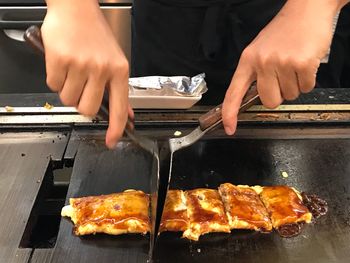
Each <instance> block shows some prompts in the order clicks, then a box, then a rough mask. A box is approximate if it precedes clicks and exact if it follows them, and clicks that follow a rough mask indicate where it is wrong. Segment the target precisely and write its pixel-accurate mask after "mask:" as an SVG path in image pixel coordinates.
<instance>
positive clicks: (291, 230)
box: [276, 222, 305, 237]
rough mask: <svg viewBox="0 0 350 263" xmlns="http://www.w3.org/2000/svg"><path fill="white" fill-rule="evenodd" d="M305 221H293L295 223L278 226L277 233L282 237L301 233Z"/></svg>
mask: <svg viewBox="0 0 350 263" xmlns="http://www.w3.org/2000/svg"><path fill="white" fill-rule="evenodd" d="M304 225H305V223H304V222H299V223H293V224H285V225H282V226H280V227H279V228H277V229H276V230H277V233H278V234H279V235H280V236H281V237H295V236H297V235H299V234H300V233H301V230H302V228H303V226H304Z"/></svg>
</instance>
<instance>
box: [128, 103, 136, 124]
mask: <svg viewBox="0 0 350 263" xmlns="http://www.w3.org/2000/svg"><path fill="white" fill-rule="evenodd" d="M128 116H129V119H130V120H132V121H134V120H135V114H134V111H133V109H132V107H131V105H130V104H129V105H128Z"/></svg>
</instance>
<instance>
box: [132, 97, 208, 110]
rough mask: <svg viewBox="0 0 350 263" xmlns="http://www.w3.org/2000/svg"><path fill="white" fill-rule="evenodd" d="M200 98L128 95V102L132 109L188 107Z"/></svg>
mask: <svg viewBox="0 0 350 263" xmlns="http://www.w3.org/2000/svg"><path fill="white" fill-rule="evenodd" d="M201 98H202V95H199V96H195V97H182V96H164V95H163V96H162V95H161V96H155V95H153V96H140V95H138V96H136V95H131V94H130V95H129V102H130V104H131V106H132V108H134V109H189V108H191V107H192V106H193V105H194V104H195V103H196V102H198V101H199V100H200V99H201Z"/></svg>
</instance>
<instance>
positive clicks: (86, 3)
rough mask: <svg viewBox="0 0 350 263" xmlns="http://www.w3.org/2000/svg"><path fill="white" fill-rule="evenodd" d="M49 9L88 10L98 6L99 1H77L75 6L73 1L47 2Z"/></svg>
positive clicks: (54, 0) (47, 0) (52, 0)
mask: <svg viewBox="0 0 350 263" xmlns="http://www.w3.org/2000/svg"><path fill="white" fill-rule="evenodd" d="M46 5H47V8H48V9H51V8H58V7H59V8H88V7H96V6H98V0H84V1H76V2H74V4H73V3H72V0H46Z"/></svg>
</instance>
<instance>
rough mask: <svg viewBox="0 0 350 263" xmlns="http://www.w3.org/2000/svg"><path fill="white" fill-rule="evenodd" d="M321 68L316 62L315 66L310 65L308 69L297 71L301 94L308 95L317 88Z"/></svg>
mask: <svg viewBox="0 0 350 263" xmlns="http://www.w3.org/2000/svg"><path fill="white" fill-rule="evenodd" d="M319 66H320V63H319V62H318V61H315V62H314V64H313V65H308V66H307V67H304V68H302V69H298V70H297V77H298V82H299V89H300V92H302V93H308V92H310V91H311V90H313V89H314V88H315V86H316V75H317V71H318V68H319Z"/></svg>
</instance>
